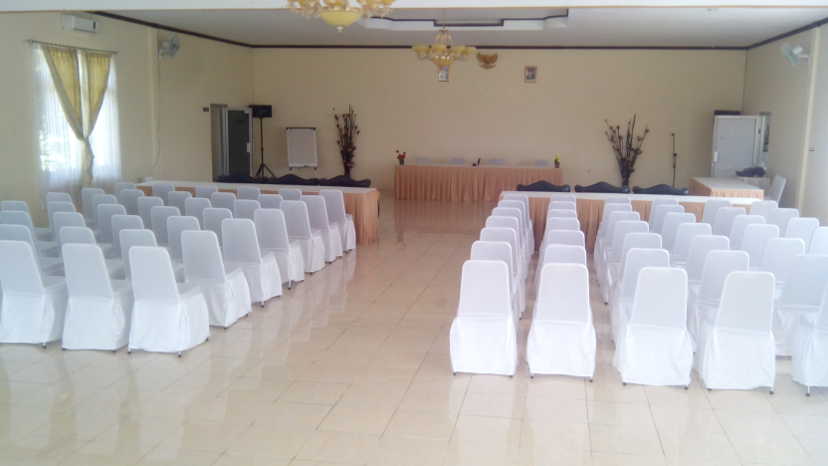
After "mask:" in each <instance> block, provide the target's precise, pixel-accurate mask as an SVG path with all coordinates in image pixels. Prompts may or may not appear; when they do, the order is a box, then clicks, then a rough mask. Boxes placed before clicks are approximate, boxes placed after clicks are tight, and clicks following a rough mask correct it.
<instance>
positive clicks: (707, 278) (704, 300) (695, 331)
mask: <svg viewBox="0 0 828 466" xmlns="http://www.w3.org/2000/svg"><path fill="white" fill-rule="evenodd" d="M749 268H750V257H749V256H748V254H747V253H746V252H745V251H726V250H713V251H710V252H709V253H707V258H706V259H705V261H704V267H703V268H702V273H701V281H700V283H698V284H695V283H694V284H691V285H690V298H689V307H688V311H687V313H688V314H687V324H688V325H687V327H688V329H689V330H690V333H691V334H692V335H693V336H694V337H696V338H698V337H699V334H700V332H701V331H702V329H701V326H702V323H703V322H704V321H705V319H707V320H710V317H711V316H712V315H713V313H715V310H716V308H718V306H719V303H720V301H721V299H722V287H723V286H724V282H725V278H727V276H728V275H729V274H730V273H731V272H747V271H748V270H749Z"/></svg>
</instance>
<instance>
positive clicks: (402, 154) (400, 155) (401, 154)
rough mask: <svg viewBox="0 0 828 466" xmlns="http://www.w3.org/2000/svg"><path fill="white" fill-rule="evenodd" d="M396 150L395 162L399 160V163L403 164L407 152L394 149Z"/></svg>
mask: <svg viewBox="0 0 828 466" xmlns="http://www.w3.org/2000/svg"><path fill="white" fill-rule="evenodd" d="M396 152H397V162H400V165H405V157H406V155H408V154H406V153H405V152H400V151H396Z"/></svg>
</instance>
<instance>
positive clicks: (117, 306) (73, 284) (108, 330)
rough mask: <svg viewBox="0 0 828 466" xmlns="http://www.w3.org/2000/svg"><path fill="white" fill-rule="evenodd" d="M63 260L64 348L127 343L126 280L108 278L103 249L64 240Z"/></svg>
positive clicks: (101, 347) (128, 297)
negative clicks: (66, 297) (65, 293)
mask: <svg viewBox="0 0 828 466" xmlns="http://www.w3.org/2000/svg"><path fill="white" fill-rule="evenodd" d="M121 192H123V191H121ZM63 261H64V268H65V271H66V286H67V288H68V292H69V299H68V301H67V305H66V320H65V322H64V326H63V348H64V349H70V350H110V351H114V350H117V349H119V348H122V347H124V346H126V344H127V341H128V340H129V323H130V320H131V312H132V290H131V289H130V287H129V284H128V283H127V282H126V281H123V280H116V281H111V280H110V278H109V270H108V269H107V266H106V262H105V260H104V255H103V251H101V249H100V248H99V247H97V246H96V245H94V244H64V245H63Z"/></svg>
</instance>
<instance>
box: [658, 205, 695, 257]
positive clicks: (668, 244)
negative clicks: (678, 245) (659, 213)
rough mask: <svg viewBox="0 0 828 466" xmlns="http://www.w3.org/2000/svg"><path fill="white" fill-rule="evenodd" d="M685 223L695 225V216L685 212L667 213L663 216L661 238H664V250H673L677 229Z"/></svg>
mask: <svg viewBox="0 0 828 466" xmlns="http://www.w3.org/2000/svg"><path fill="white" fill-rule="evenodd" d="M685 223H696V216H695V215H693V214H691V213H689V212H688V213H685V212H668V213H667V215H665V216H664V221H663V223H662V228H661V236H663V237H664V248H665V249H668V250H670V249H673V244H675V242H676V233H677V232H678V228H679V226H681V225H684V224H685Z"/></svg>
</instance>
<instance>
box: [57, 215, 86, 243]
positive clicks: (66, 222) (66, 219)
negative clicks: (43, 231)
mask: <svg viewBox="0 0 828 466" xmlns="http://www.w3.org/2000/svg"><path fill="white" fill-rule="evenodd" d="M85 226H86V220H84V218H83V215H82V214H81V213H80V212H55V214H54V216H53V217H52V229H53V230H54V231H55V240H57V241H58V242H60V229H61V228H63V227H85Z"/></svg>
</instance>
